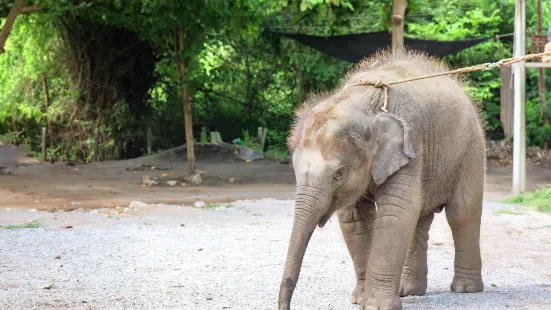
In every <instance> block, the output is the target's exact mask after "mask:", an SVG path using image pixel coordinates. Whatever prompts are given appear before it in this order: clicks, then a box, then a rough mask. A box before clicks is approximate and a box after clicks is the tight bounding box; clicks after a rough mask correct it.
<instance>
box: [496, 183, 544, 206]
mask: <svg viewBox="0 0 551 310" xmlns="http://www.w3.org/2000/svg"><path fill="white" fill-rule="evenodd" d="M504 202H506V203H514V204H520V205H528V206H535V207H537V209H538V211H540V212H551V187H549V188H540V189H538V190H536V191H535V192H533V193H527V194H522V195H519V196H515V197H512V198H508V199H506V200H505V201H504Z"/></svg>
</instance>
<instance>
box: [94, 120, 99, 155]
mask: <svg viewBox="0 0 551 310" xmlns="http://www.w3.org/2000/svg"><path fill="white" fill-rule="evenodd" d="M98 159H99V129H98V127H96V128H94V161H98Z"/></svg>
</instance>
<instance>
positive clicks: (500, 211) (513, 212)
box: [497, 209, 526, 215]
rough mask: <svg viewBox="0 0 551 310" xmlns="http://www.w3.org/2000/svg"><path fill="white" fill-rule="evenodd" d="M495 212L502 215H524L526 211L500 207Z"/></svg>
mask: <svg viewBox="0 0 551 310" xmlns="http://www.w3.org/2000/svg"><path fill="white" fill-rule="evenodd" d="M497 214H498V215H502V214H508V215H526V213H524V212H519V211H514V210H511V209H501V210H498V211H497Z"/></svg>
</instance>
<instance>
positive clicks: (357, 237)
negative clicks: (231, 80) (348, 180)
mask: <svg viewBox="0 0 551 310" xmlns="http://www.w3.org/2000/svg"><path fill="white" fill-rule="evenodd" d="M338 215H339V222H340V225H341V231H342V235H343V237H344V241H345V242H346V246H347V247H348V251H349V252H350V256H351V257H352V262H353V263H354V271H355V272H356V288H355V289H354V291H353V292H352V298H351V301H352V303H353V304H361V301H362V297H363V294H364V287H365V275H366V271H367V259H368V257H369V249H370V248H371V232H372V228H373V221H374V219H375V207H374V205H373V202H372V201H371V200H370V199H362V200H360V201H358V202H357V203H356V204H355V205H352V206H350V207H346V208H343V209H340V210H339V211H338Z"/></svg>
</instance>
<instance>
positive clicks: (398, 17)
mask: <svg viewBox="0 0 551 310" xmlns="http://www.w3.org/2000/svg"><path fill="white" fill-rule="evenodd" d="M407 7H408V2H407V0H393V3H392V51H394V52H397V51H401V50H403V49H404V19H405V16H406V8H407Z"/></svg>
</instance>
